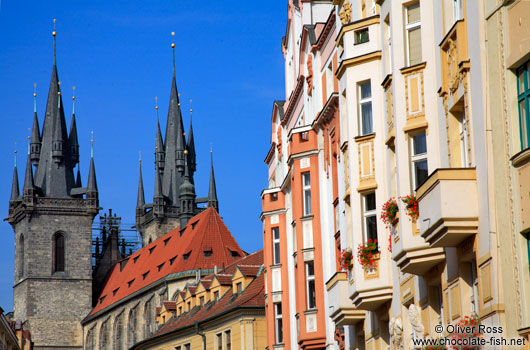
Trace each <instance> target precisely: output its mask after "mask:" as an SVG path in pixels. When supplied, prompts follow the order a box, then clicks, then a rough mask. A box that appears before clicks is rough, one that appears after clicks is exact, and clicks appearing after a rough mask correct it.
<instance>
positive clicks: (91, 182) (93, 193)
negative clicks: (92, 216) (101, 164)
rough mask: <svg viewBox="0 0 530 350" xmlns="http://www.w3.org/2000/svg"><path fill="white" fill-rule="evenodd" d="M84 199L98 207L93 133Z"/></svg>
mask: <svg viewBox="0 0 530 350" xmlns="http://www.w3.org/2000/svg"><path fill="white" fill-rule="evenodd" d="M86 198H87V200H91V205H93V206H96V207H98V206H99V194H98V183H97V181H96V166H95V165H94V132H92V139H91V140H90V167H89V168H88V180H87V187H86Z"/></svg>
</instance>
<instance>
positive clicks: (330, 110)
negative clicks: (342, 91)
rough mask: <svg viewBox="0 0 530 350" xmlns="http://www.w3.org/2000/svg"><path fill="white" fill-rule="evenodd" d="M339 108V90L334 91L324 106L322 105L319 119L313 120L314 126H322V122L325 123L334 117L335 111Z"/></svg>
mask: <svg viewBox="0 0 530 350" xmlns="http://www.w3.org/2000/svg"><path fill="white" fill-rule="evenodd" d="M338 108H339V94H338V93H337V92H334V93H332V94H331V95H330V96H329V98H328V100H327V101H326V104H325V105H324V107H322V111H320V113H319V114H318V116H317V119H315V121H314V122H313V128H315V127H321V126H322V124H325V123H326V122H328V121H329V120H330V119H332V118H333V115H334V113H335V112H336V111H337V110H338Z"/></svg>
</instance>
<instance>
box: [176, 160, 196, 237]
mask: <svg viewBox="0 0 530 350" xmlns="http://www.w3.org/2000/svg"><path fill="white" fill-rule="evenodd" d="M184 155H185V156H186V158H185V159H184V180H183V182H182V184H181V185H180V187H179V192H180V194H179V195H180V227H184V226H186V224H187V223H188V221H189V219H191V218H192V217H193V216H194V215H195V211H196V210H195V197H196V196H195V186H194V185H193V184H192V183H191V182H190V173H189V167H188V161H187V155H188V152H187V151H185V152H184Z"/></svg>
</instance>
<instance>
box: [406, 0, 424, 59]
mask: <svg viewBox="0 0 530 350" xmlns="http://www.w3.org/2000/svg"><path fill="white" fill-rule="evenodd" d="M417 4H418V5H419V2H416V3H413V4H410V5H408V6H407V7H405V31H406V33H405V42H406V47H405V51H406V53H407V66H410V65H411V64H410V43H409V32H410V31H413V30H415V29H418V28H419V29H420V33H421V15H420V20H419V21H417V22H412V23H408V18H409V16H408V11H409V7H411V6H414V5H417ZM420 12H421V5H420ZM420 41H421V35H420ZM422 59H423V55H422Z"/></svg>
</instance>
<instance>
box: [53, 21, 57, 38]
mask: <svg viewBox="0 0 530 350" xmlns="http://www.w3.org/2000/svg"><path fill="white" fill-rule="evenodd" d="M55 23H57V20H56V19H55V18H54V19H53V32H52V35H53V36H56V35H57V32H56V31H55Z"/></svg>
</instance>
